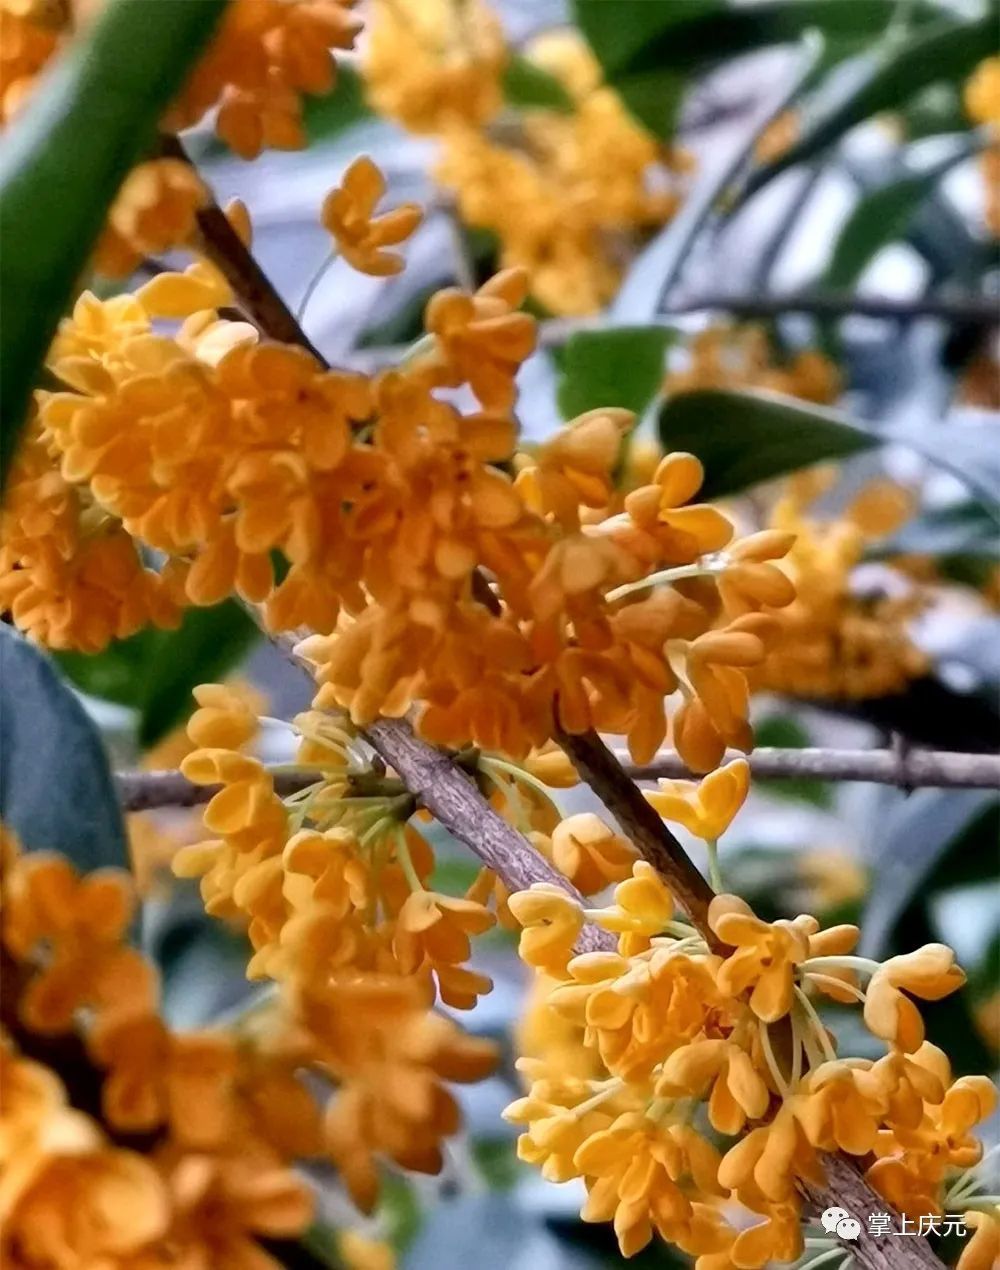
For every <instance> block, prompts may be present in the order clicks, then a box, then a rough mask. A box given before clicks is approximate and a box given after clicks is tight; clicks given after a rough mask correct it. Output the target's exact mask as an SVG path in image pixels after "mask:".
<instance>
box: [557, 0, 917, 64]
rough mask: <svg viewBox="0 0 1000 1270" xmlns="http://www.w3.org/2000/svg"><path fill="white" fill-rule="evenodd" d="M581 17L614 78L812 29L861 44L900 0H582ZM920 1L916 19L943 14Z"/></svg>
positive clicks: (710, 58) (714, 57)
mask: <svg viewBox="0 0 1000 1270" xmlns="http://www.w3.org/2000/svg"><path fill="white" fill-rule="evenodd" d="M574 9H575V11H576V16H577V22H578V23H579V25H580V27H581V29H582V30H583V33H584V34H585V35H586V37H587V39H588V40H589V41H590V44H591V47H592V48H593V49H594V52H595V53H596V54H597V57H598V59H599V60H600V62H601V65H602V66H603V67H604V69H605V71H606V72H607V73H608V74H609V76H611V77H612V78H617V76H618V75H620V74H629V73H634V72H637V71H642V70H652V69H656V70H676V71H682V72H684V73H690V72H691V71H692V70H693V69H695V68H696V67H700V66H703V65H705V64H707V63H712V62H718V61H722V60H724V59H725V58H727V57H736V56H740V55H742V54H744V53H749V52H752V51H753V50H755V49H759V48H765V47H767V46H768V45H772V44H785V43H791V42H794V41H795V40H798V39H801V37H802V36H803V34H804V33H805V32H806V31H809V30H817V31H821V32H822V33H823V35H824V36H826V37H828V39H830V40H835V41H837V42H839V43H840V44H842V45H843V46H845V51H846V50H847V49H849V48H850V47H857V46H858V45H860V44H863V43H865V42H867V41H869V40H871V39H872V38H873V37H875V36H877V35H878V34H879V32H881V31H883V30H884V29H885V28H886V26H887V25H888V23H889V22H890V21H891V19H892V16H893V13H894V12H895V9H896V0H765V2H764V3H760V4H753V5H739V6H737V5H733V4H728V3H726V2H725V0H614V3H609V2H608V0H576V3H575V5H574ZM940 15H941V10H940V8H939V7H938V6H936V5H934V4H932V3H928V2H926V0H921V2H920V3H918V4H916V5H915V6H914V7H913V13H912V17H913V20H914V21H915V22H924V21H927V20H928V19H929V18H931V17H934V16H937V17H940Z"/></svg>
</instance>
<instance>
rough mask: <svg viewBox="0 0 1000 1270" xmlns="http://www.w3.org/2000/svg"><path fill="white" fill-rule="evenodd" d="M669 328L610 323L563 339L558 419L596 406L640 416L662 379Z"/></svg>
mask: <svg viewBox="0 0 1000 1270" xmlns="http://www.w3.org/2000/svg"><path fill="white" fill-rule="evenodd" d="M672 339H673V332H672V331H670V330H668V329H667V328H666V327H663V326H614V327H608V328H607V329H606V330H603V331H577V332H576V333H575V334H574V335H571V336H570V338H569V339H568V340H567V341H566V345H565V348H564V349H563V356H562V363H561V367H560V376H559V386H558V389H557V396H558V401H559V409H560V410H561V411H562V416H563V418H564V419H572V418H575V416H576V415H579V414H583V412H584V411H585V410H594V409H596V408H597V407H598V406H623V407H624V408H625V409H626V410H634V411H635V413H636V414H637V415H641V414H642V412H643V411H644V410H645V409H646V407H647V406H648V405H649V403H650V402H651V401H652V400H653V398H654V397H655V396H656V393H657V391H658V389H659V387H660V384H661V382H662V380H663V359H664V356H665V354H666V350H667V346H668V344H669V343H670V341H671V340H672Z"/></svg>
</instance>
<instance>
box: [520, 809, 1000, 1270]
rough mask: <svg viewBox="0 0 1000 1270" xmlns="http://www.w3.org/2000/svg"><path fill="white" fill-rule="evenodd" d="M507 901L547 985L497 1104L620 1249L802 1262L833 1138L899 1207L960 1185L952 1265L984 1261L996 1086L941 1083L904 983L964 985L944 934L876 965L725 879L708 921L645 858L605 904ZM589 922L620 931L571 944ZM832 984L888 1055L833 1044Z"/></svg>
mask: <svg viewBox="0 0 1000 1270" xmlns="http://www.w3.org/2000/svg"><path fill="white" fill-rule="evenodd" d="M654 797H655V796H654ZM671 797H675V795H671ZM725 804H726V798H725V797H723V798H721V800H720V799H718V798H708V800H707V807H706V809H708V810H712V809H714V810H715V811H717V812H724V811H725ZM722 819H723V820H724V819H725V816H724V815H723V816H722ZM712 828H713V830H714V828H715V826H712ZM509 906H510V909H511V912H512V913H513V914H514V916H515V917H516V918H517V919H518V920H519V921H520V922H521V923H522V925H523V927H524V931H523V933H522V936H521V944H520V952H521V956H522V958H523V959H524V961H525V962H527V963H528V964H529V965H530V966H532V967H534V968H535V970H536V973H537V974H538V976H539V978H540V984H541V985H542V989H543V991H544V993H545V997H544V1014H542V1013H541V1012H540V1011H541V1008H542V1006H541V1002H540V1001H539V999H538V998H536V1003H535V1008H534V1023H533V1031H532V1034H531V1035H530V1037H529V1039H530V1041H531V1047H532V1050H533V1053H532V1056H531V1057H525V1058H523V1059H521V1060H520V1062H519V1064H518V1065H519V1067H520V1069H521V1071H522V1073H523V1075H524V1078H525V1080H526V1083H527V1093H526V1095H525V1096H524V1097H523V1098H520V1099H519V1100H518V1101H516V1102H515V1103H513V1104H512V1105H511V1106H510V1107H509V1108H508V1109H507V1112H506V1115H507V1117H508V1119H510V1120H512V1121H514V1122H515V1123H517V1124H520V1125H523V1126H524V1132H523V1134H522V1136H521V1138H520V1139H519V1142H518V1153H519V1155H520V1157H521V1158H522V1159H524V1160H526V1161H528V1162H530V1163H532V1164H535V1165H537V1166H538V1167H540V1169H541V1171H542V1174H543V1176H544V1177H546V1178H548V1179H549V1180H551V1181H555V1182H563V1181H567V1180H569V1179H571V1178H581V1179H582V1180H583V1182H584V1183H585V1185H586V1188H587V1193H588V1198H587V1201H586V1204H585V1206H584V1208H583V1212H582V1216H583V1219H584V1220H585V1221H598V1222H600V1221H610V1222H613V1224H614V1229H615V1233H616V1234H617V1237H618V1241H619V1245H620V1247H621V1251H622V1253H623V1255H625V1256H631V1255H632V1254H634V1253H635V1252H637V1251H639V1250H640V1249H641V1248H643V1247H644V1246H645V1245H646V1244H647V1243H649V1241H650V1240H651V1239H652V1238H653V1235H654V1234H658V1235H659V1236H660V1237H661V1238H663V1239H665V1240H666V1241H667V1242H669V1243H671V1244H673V1245H675V1246H676V1247H678V1248H680V1249H681V1250H682V1251H683V1252H685V1253H688V1254H689V1255H691V1256H693V1257H694V1258H695V1259H696V1261H695V1264H696V1266H697V1268H698V1270H730V1268H733V1267H736V1268H740V1270H751V1268H753V1267H761V1266H764V1265H765V1264H769V1263H771V1262H774V1261H778V1262H789V1261H794V1260H795V1259H797V1258H798V1257H799V1256H801V1254H802V1252H803V1248H804V1243H803V1214H802V1202H801V1198H800V1195H799V1192H798V1190H797V1185H798V1184H799V1183H801V1182H809V1183H812V1184H814V1185H819V1186H822V1185H823V1184H824V1181H825V1174H824V1168H823V1154H824V1153H827V1152H840V1153H844V1154H846V1155H848V1156H855V1157H858V1158H859V1159H861V1160H870V1159H871V1157H874V1159H873V1160H872V1162H870V1163H868V1165H867V1167H866V1177H867V1179H868V1181H869V1182H870V1184H871V1185H872V1186H873V1187H874V1189H875V1190H876V1191H878V1192H879V1193H880V1194H881V1195H883V1196H884V1197H885V1199H886V1200H887V1201H889V1202H890V1203H891V1204H893V1205H895V1206H896V1207H897V1208H898V1209H899V1211H900V1212H902V1213H904V1214H907V1215H910V1216H916V1215H918V1214H938V1215H939V1214H941V1213H942V1212H943V1211H944V1208H945V1203H946V1199H947V1198H948V1197H952V1198H953V1199H954V1200H955V1201H957V1202H960V1203H961V1204H962V1205H963V1207H966V1209H967V1211H966V1212H965V1221H966V1224H967V1226H968V1228H969V1229H970V1231H972V1232H973V1238H972V1239H971V1240H969V1242H968V1244H967V1245H966V1247H965V1249H964V1251H963V1254H962V1258H961V1260H960V1262H959V1265H960V1267H961V1270H986V1267H988V1266H990V1265H991V1264H993V1258H994V1257H995V1256H996V1253H997V1249H998V1241H1000V1217H998V1215H997V1212H996V1208H995V1197H989V1196H986V1197H982V1198H980V1199H977V1198H975V1195H976V1191H977V1185H976V1182H975V1175H974V1174H970V1173H969V1172H968V1170H970V1169H971V1168H973V1166H975V1165H976V1164H977V1163H978V1162H979V1161H980V1159H981V1157H982V1145H981V1143H980V1142H979V1141H978V1139H977V1138H976V1137H975V1135H974V1132H973V1130H974V1129H975V1126H976V1125H977V1124H979V1123H980V1122H981V1121H983V1120H984V1119H985V1118H986V1117H987V1116H988V1115H989V1114H990V1113H991V1112H992V1111H993V1109H994V1108H995V1106H996V1091H995V1090H994V1087H993V1085H992V1084H991V1082H990V1081H989V1080H988V1079H986V1077H969V1076H965V1077H961V1078H960V1079H957V1080H955V1079H953V1077H952V1074H951V1070H950V1067H949V1063H948V1060H947V1058H946V1056H945V1055H944V1054H943V1053H942V1052H941V1050H939V1049H937V1048H936V1047H935V1046H933V1045H931V1044H930V1043H929V1042H927V1041H926V1040H925V1036H924V1027H923V1022H922V1020H921V1017H920V1014H919V1011H918V1009H917V1007H916V1006H915V1005H914V1002H913V1000H912V998H913V997H917V998H919V999H922V1000H931V1001H934V1000H938V999H940V998H941V997H944V996H946V995H948V994H949V993H951V992H953V991H954V990H955V989H956V988H958V987H959V986H960V985H961V984H962V983H963V981H964V976H963V975H962V972H961V971H960V970H959V969H958V968H957V967H956V966H955V964H954V954H953V953H952V952H951V950H950V949H948V948H946V947H944V946H943V945H940V944H929V945H926V946H925V947H923V948H920V949H917V950H916V951H915V952H912V953H908V954H905V955H902V956H897V957H892V958H890V959H889V960H888V961H885V962H883V963H878V962H875V961H871V960H869V959H868V958H864V957H858V956H855V955H854V954H853V949H854V944H855V942H856V940H857V937H858V931H857V929H856V928H855V927H853V926H836V927H832V928H830V929H827V930H822V929H820V925H819V923H818V922H817V921H816V920H815V918H813V917H809V916H806V915H803V916H799V917H796V918H795V919H794V920H792V921H786V920H779V921H777V922H774V923H768V922H764V921H761V920H760V919H759V918H757V917H756V916H755V915H754V914H753V913H752V912H751V910H750V908H749V907H748V906H747V905H746V903H745V902H744V901H742V900H741V899H739V898H737V897H736V896H732V895H718V896H716V898H715V899H714V900H713V901H712V904H711V907H710V910H709V914H708V926H709V929H708V930H706V931H705V932H699V931H698V930H696V929H694V928H693V927H692V926H691V925H689V924H688V923H687V922H686V921H684V920H682V919H681V918H680V917H679V916H678V914H677V913H676V912H675V904H674V900H673V897H672V895H671V894H670V892H669V890H668V889H667V887H666V886H665V885H664V883H663V881H662V879H661V878H659V877H658V875H657V874H656V872H655V870H654V869H653V868H652V867H651V866H650V865H648V864H646V863H645V862H642V861H639V862H636V863H635V864H633V866H632V874H631V876H630V877H628V878H626V880H624V881H622V882H620V883H619V884H618V886H617V887H616V888H615V891H614V900H613V903H611V904H610V905H608V906H606V907H603V908H597V909H584V908H582V906H581V905H580V904H579V903H578V902H576V901H574V900H573V899H572V898H570V897H569V896H568V895H566V894H565V893H563V892H561V891H559V890H558V889H557V888H554V887H548V886H544V885H536V886H534V887H532V888H531V889H530V890H528V891H522V892H519V893H517V894H514V895H512V896H511V897H510V899H509ZM587 921H589V922H593V923H595V924H596V925H597V926H598V927H599V928H600V929H601V930H602V931H605V932H608V935H609V937H611V938H609V943H610V945H611V946H610V947H609V948H608V950H607V951H600V952H590V953H585V954H582V955H574V945H575V944H576V943H577V940H578V938H579V935H580V932H581V930H582V928H583V925H584V923H585V922H587ZM615 939H616V940H617V945H616V946H615V943H614V940H615ZM824 999H827V1000H833V1001H835V1002H838V1003H840V1004H842V1005H859V1006H861V1007H862V1009H863V1019H864V1024H865V1026H866V1027H867V1029H868V1030H869V1031H870V1032H871V1033H872V1034H873V1035H874V1036H875V1037H876V1038H878V1040H879V1041H881V1042H884V1043H885V1044H886V1046H887V1052H886V1054H885V1055H884V1056H883V1057H882V1058H879V1059H876V1060H872V1059H862V1058H851V1057H838V1055H837V1053H836V1049H835V1044H834V1039H833V1037H832V1036H831V1034H830V1033H829V1031H828V1030H827V1028H826V1027H825V1026H824V1024H823V1023H822V1021H821V1019H820V1016H819V1014H818V1013H817V1004H818V1003H820V1002H822V1001H823V1000H824ZM549 1036H551V1038H552V1044H551V1047H550V1045H549V1043H548V1038H549ZM574 1050H575V1052H576V1053H577V1054H578V1055H579V1057H577V1058H575V1059H572V1060H570V1061H567V1058H566V1055H567V1054H568V1053H573V1052H574Z"/></svg>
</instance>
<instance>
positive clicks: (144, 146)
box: [0, 0, 226, 471]
mask: <svg viewBox="0 0 1000 1270" xmlns="http://www.w3.org/2000/svg"><path fill="white" fill-rule="evenodd" d="M225 3H226V0H185V3H184V4H149V3H148V0H116V3H115V4H109V5H107V6H106V7H105V8H104V9H103V11H102V12H101V15H100V16H99V17H98V18H97V19H96V20H95V22H94V23H93V25H92V26H91V27H90V28H89V30H88V31H87V33H86V34H85V35H84V36H83V37H82V38H81V39H80V41H79V42H78V43H77V44H76V45H75V46H74V47H73V48H72V49H71V50H70V51H69V53H67V54H66V56H65V57H62V58H60V59H59V61H58V62H57V63H56V64H55V66H54V67H53V69H52V70H51V71H49V72H48V73H47V74H46V75H45V77H44V78H43V80H42V82H41V83H40V84H39V86H38V88H37V89H36V91H35V92H34V93H33V95H32V98H31V101H30V102H29V104H28V106H27V107H26V109H25V110H24V112H23V113H22V114H21V115H19V117H18V119H17V120H16V122H15V123H14V124H13V126H12V127H11V128H10V130H9V132H8V133H6V135H5V137H4V142H3V147H2V149H0V240H2V242H3V255H2V259H0V311H2V312H3V313H4V314H5V315H6V317H7V320H6V321H5V322H4V328H3V338H2V340H0V468H2V469H3V470H4V471H5V470H6V466H7V462H8V461H9V459H10V456H11V454H12V453H13V450H14V446H15V443H16V439H17V434H18V431H19V429H20V427H21V425H22V423H23V420H24V414H25V411H26V409H27V406H28V400H29V395H30V393H31V390H32V387H33V386H34V383H35V379H36V376H37V374H38V370H39V367H40V365H41V362H42V358H43V357H44V355H45V351H46V349H47V348H48V345H49V342H50V340H51V339H52V335H53V333H54V331H55V329H56V324H57V323H58V321H59V318H60V316H61V315H62V313H63V312H64V310H65V309H66V307H67V305H68V303H69V301H70V299H71V297H72V294H73V289H74V287H75V286H76V285H77V280H78V278H79V276H80V274H81V272H82V271H83V269H84V266H85V265H86V263H87V259H88V257H89V255H90V253H91V251H92V249H93V246H94V243H95V242H96V240H97V237H98V235H99V234H100V232H101V229H102V227H103V225H104V218H105V215H106V213H107V210H108V207H109V206H110V204H111V201H112V199H113V198H114V196H115V194H116V193H117V191H118V187H119V185H120V184H121V182H122V180H123V178H124V177H125V175H126V174H127V173H128V171H129V169H130V168H131V167H132V166H133V165H134V164H135V163H136V162H137V161H138V160H139V159H141V158H142V157H143V155H144V154H145V153H147V152H148V151H149V149H150V147H151V146H152V145H153V143H154V141H155V137H156V127H157V123H158V121H159V119H160V116H161V115H162V114H163V111H164V109H165V108H166V106H167V105H168V103H169V102H170V100H171V98H172V97H173V96H174V95H175V93H176V92H177V90H178V88H179V87H180V86H181V84H182V83H183V80H184V77H185V74H186V72H187V69H188V67H189V65H190V63H191V62H192V61H193V60H194V58H195V57H197V55H198V53H199V52H200V50H201V48H202V46H203V45H204V43H205V42H206V40H207V39H208V37H209V36H210V35H211V33H212V30H213V28H214V27H215V24H216V22H217V21H218V19H219V17H220V16H221V14H222V11H223V9H224V8H225ZM11 315H16V320H15V321H12V320H10V318H11Z"/></svg>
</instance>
